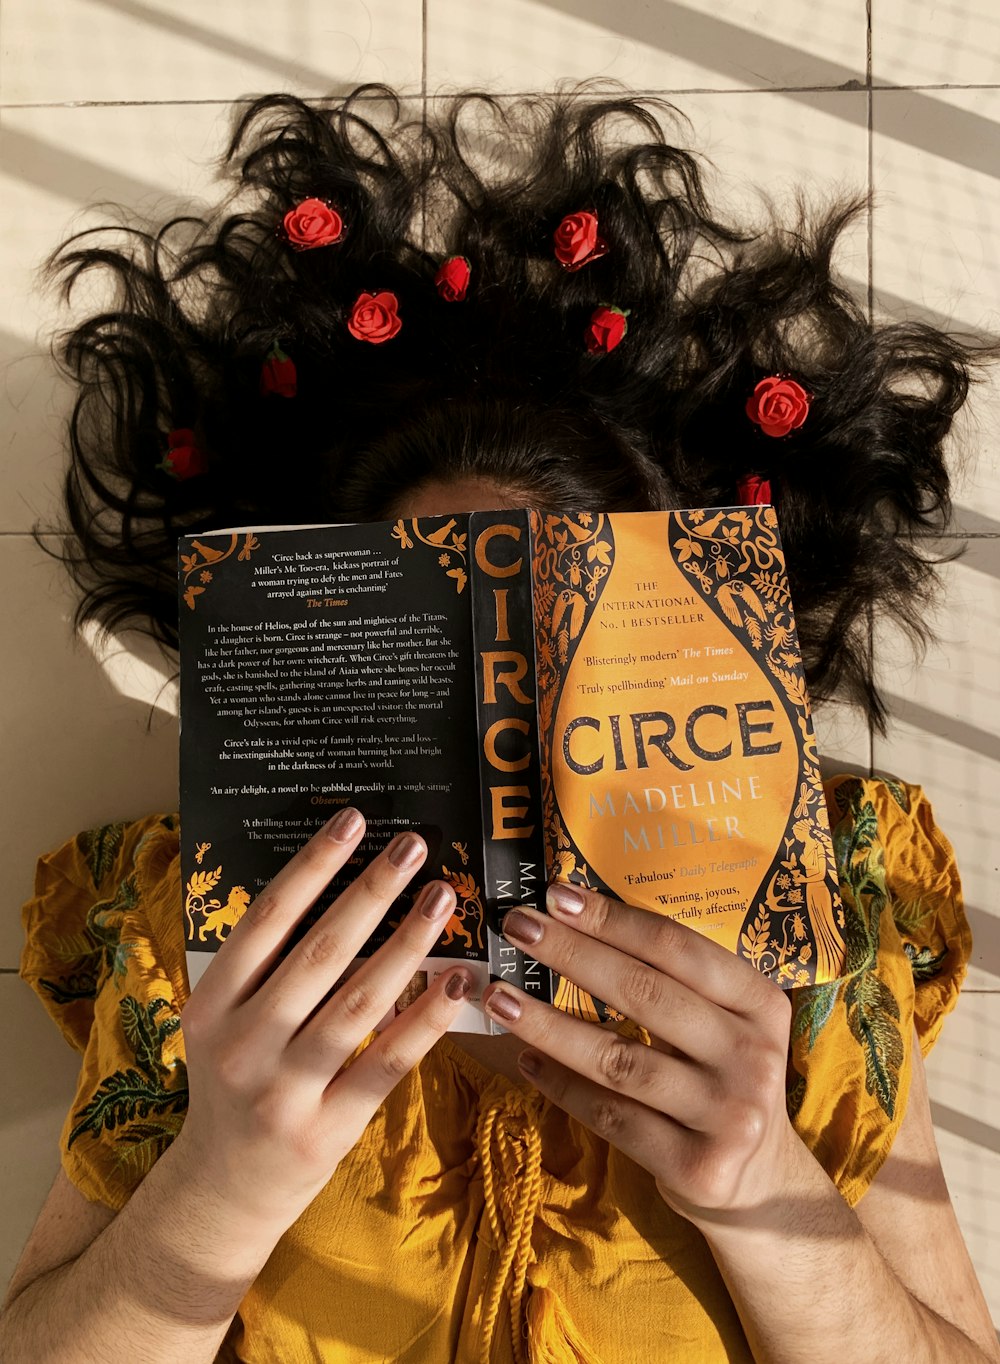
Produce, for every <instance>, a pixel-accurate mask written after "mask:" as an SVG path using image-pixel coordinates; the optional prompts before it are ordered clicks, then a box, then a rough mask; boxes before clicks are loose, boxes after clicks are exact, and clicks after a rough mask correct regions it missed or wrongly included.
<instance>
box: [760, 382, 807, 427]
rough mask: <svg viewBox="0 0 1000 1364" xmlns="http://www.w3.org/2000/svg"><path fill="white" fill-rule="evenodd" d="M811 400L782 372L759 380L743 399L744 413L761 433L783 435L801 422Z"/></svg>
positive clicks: (799, 386) (801, 388)
mask: <svg viewBox="0 0 1000 1364" xmlns="http://www.w3.org/2000/svg"><path fill="white" fill-rule="evenodd" d="M811 401H812V398H811V395H810V394H808V393H807V392H806V391H805V389H804V388H803V387H802V385H801V384H797V383H796V382H795V380H794V379H789V378H788V377H787V376H786V375H783V374H772V375H771V376H770V378H767V379H761V381H760V383H759V384H758V385H757V387H756V388H755V389H754V391H753V393H751V395H750V397H749V398H748V399H747V402H746V414H747V416H748V417H749V418H750V420H751V421H752V422H753V423H754V424H755V425H757V426H759V427H760V429H761V430H762V431H763V432H764V435H765V436H787V435H788V433H789V432H790V431H795V430H796V429H797V428H798V427H800V426H801V425H802V423H803V422H804V421H805V419H806V417H808V415H809V404H810V402H811Z"/></svg>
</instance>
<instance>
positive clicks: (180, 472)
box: [156, 426, 208, 479]
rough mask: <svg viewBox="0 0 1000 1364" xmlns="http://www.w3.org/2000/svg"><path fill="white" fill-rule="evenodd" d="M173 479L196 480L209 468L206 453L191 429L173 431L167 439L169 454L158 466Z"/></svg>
mask: <svg viewBox="0 0 1000 1364" xmlns="http://www.w3.org/2000/svg"><path fill="white" fill-rule="evenodd" d="M156 467H157V468H158V469H162V470H163V472H164V473H165V474H169V475H170V477H171V478H177V479H184V478H194V477H195V476H196V475H197V474H203V473H204V472H205V470H206V469H207V468H208V461H207V460H206V458H205V452H204V450H202V449H201V447H200V446H199V445H198V442H197V440H196V439H195V434H194V432H193V431H192V430H191V429H190V428H189V427H186V426H184V427H180V428H178V430H176V431H171V432H170V435H169V436H168V437H167V453H166V454H165V455H164V456H163V459H162V460H161V461H160V463H159V464H158V465H157V466H156Z"/></svg>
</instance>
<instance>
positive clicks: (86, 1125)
mask: <svg viewBox="0 0 1000 1364" xmlns="http://www.w3.org/2000/svg"><path fill="white" fill-rule="evenodd" d="M118 1009H119V1012H120V1014H121V1020H122V1029H123V1031H124V1033H125V1037H126V1040H127V1041H128V1043H129V1045H130V1046H131V1047H132V1050H133V1051H134V1053H135V1059H136V1066H137V1067H138V1069H137V1068H136V1066H128V1067H125V1068H121V1069H119V1070H116V1071H115V1072H114V1074H113V1075H108V1076H106V1077H105V1078H104V1079H103V1080H102V1081H101V1083H100V1084H99V1085H98V1087H97V1089H96V1090H95V1092H94V1095H93V1097H92V1098H91V1099H90V1101H89V1102H88V1103H86V1104H85V1105H84V1106H83V1108H81V1109H80V1110H79V1111H78V1112H77V1113H76V1114H75V1115H74V1116H75V1117H76V1118H77V1123H76V1125H75V1127H74V1128H73V1130H72V1131H71V1132H70V1135H69V1139H68V1141H67V1143H66V1144H67V1147H69V1146H72V1145H73V1143H74V1142H75V1141H76V1140H77V1138H78V1137H81V1136H83V1134H84V1133H85V1132H89V1133H90V1134H91V1136H94V1137H97V1136H99V1135H100V1133H101V1131H102V1129H103V1130H105V1131H108V1132H112V1131H114V1130H115V1129H116V1128H119V1127H125V1125H126V1124H135V1123H136V1122H137V1121H139V1120H142V1121H143V1122H146V1120H147V1119H149V1118H150V1116H151V1115H153V1116H158V1117H159V1118H160V1122H158V1123H157V1122H153V1123H151V1124H149V1123H147V1125H146V1126H145V1127H144V1128H142V1129H140V1130H139V1133H138V1138H136V1135H135V1133H136V1129H135V1128H134V1127H129V1128H127V1129H126V1130H125V1131H124V1132H121V1133H117V1134H116V1137H115V1141H116V1143H117V1142H126V1143H133V1142H135V1141H136V1140H137V1139H138V1141H140V1142H143V1141H149V1140H154V1144H155V1142H160V1141H162V1142H164V1143H166V1142H169V1141H171V1140H172V1139H173V1136H174V1135H175V1134H176V1128H177V1124H176V1122H175V1121H174V1116H175V1115H177V1114H178V1113H180V1114H183V1113H184V1112H185V1111H186V1110H187V1102H188V1090H187V1085H186V1083H181V1084H178V1085H177V1086H176V1087H175V1088H173V1089H167V1088H166V1087H165V1085H164V1083H163V1077H164V1076H166V1075H170V1074H171V1073H172V1074H175V1075H178V1076H181V1077H182V1078H183V1079H184V1080H186V1078H187V1069H186V1067H185V1066H184V1064H183V1062H181V1061H178V1062H176V1063H175V1064H174V1065H173V1066H172V1067H168V1066H167V1065H165V1064H164V1061H163V1044H164V1042H165V1041H166V1040H167V1038H168V1037H171V1036H172V1035H173V1034H174V1033H175V1032H176V1031H177V1029H178V1028H179V1027H180V1025H181V1020H180V1017H179V1015H178V1014H176V1013H174V1012H173V1009H172V1006H171V1005H170V1002H169V1001H168V1000H166V999H151V1000H150V1001H149V1003H148V1004H145V1005H144V1004H142V1003H141V1002H140V1001H139V1000H138V999H136V998H135V997H134V996H133V995H126V996H125V997H124V998H123V999H120V1000H119V1001H118ZM164 1009H167V1010H168V1011H169V1013H168V1016H167V1017H166V1018H162V1019H161V1018H158V1017H157V1016H158V1015H159V1014H160V1013H161V1012H162V1011H163V1010H164ZM168 1119H169V1121H168ZM144 1158H145V1157H142V1159H144Z"/></svg>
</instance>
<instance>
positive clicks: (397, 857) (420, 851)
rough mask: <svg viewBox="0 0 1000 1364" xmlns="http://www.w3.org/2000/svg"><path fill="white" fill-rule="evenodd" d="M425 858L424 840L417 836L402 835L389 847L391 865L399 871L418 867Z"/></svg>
mask: <svg viewBox="0 0 1000 1364" xmlns="http://www.w3.org/2000/svg"><path fill="white" fill-rule="evenodd" d="M423 858H424V845H423V840H422V839H419V838H418V837H417V836H416V834H400V836H399V837H398V838H397V839H394V840H393V842H392V843H391V844H390V845H389V863H390V865H391V866H393V867H395V868H396V869H397V871H405V870H406V869H407V868H408V867H416V866H417V865H418V864H419V863H420V862H422V861H423Z"/></svg>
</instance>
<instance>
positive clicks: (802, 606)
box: [36, 82, 987, 725]
mask: <svg viewBox="0 0 1000 1364" xmlns="http://www.w3.org/2000/svg"><path fill="white" fill-rule="evenodd" d="M438 103H440V104H441V106H442V107H441V109H440V110H439V111H438V112H437V113H435V114H433V115H432V116H429V117H428V118H427V119H426V121H424V120H420V119H407V118H405V117H404V114H403V109H404V106H403V102H402V100H401V99H400V97H399V96H397V95H396V93H395V92H394V91H392V90H391V89H389V88H388V87H386V86H382V85H373V84H368V85H362V86H359V87H357V88H356V89H355V90H354V91H352V92H351V93H350V94H349V95H347V96H346V97H343V98H338V99H331V100H323V101H312V102H306V101H303V100H301V99H297V98H295V97H293V96H291V95H287V94H274V95H269V96H266V97H263V98H259V99H256V100H254V101H253V102H252V103H250V104H249V105H248V106H243V107H239V106H238V107H237V110H236V114H235V120H236V121H235V127H234V131H233V134H232V138H231V141H230V144H229V146H228V148H227V150H226V152H225V153H224V156H223V158H222V160H221V164H220V168H221V169H222V170H223V172H226V173H228V175H229V176H230V178H231V179H232V180H233V182H234V189H233V192H232V193H231V194H230V195H229V196H228V198H227V199H226V200H225V202H224V203H222V204H221V205H220V207H219V208H218V209H217V211H216V212H215V213H214V214H213V215H212V216H211V217H209V218H199V217H190V216H184V217H178V218H174V219H172V220H171V221H169V222H167V223H166V224H164V225H162V226H160V227H159V228H152V229H149V230H147V229H145V228H141V227H138V226H135V225H129V224H126V225H124V226H120V227H115V228H110V227H105V228H95V229H91V230H90V231H88V232H82V233H78V234H76V235H75V236H73V237H71V238H70V239H69V240H68V241H67V242H65V243H64V244H63V245H62V246H61V247H60V248H59V249H58V250H57V251H56V252H55V253H54V254H53V256H52V257H51V258H50V260H49V261H48V262H47V264H46V270H47V272H48V276H49V277H50V278H51V279H53V280H55V281H56V282H57V283H58V284H59V285H60V286H61V288H62V292H63V296H64V298H65V300H66V301H69V299H70V296H71V293H72V290H73V286H74V285H75V283H76V282H77V280H78V279H79V278H80V277H81V276H82V275H84V274H87V273H89V272H91V271H94V270H98V271H105V272H109V273H110V276H111V278H112V280H113V283H114V286H115V292H114V298H113V300H112V302H111V305H110V306H109V307H108V308H107V310H106V311H102V312H100V313H97V314H96V315H94V316H91V317H89V318H88V319H87V320H86V321H83V322H82V323H80V324H79V325H78V326H76V327H75V328H73V329H72V330H69V331H67V332H66V333H64V334H63V335H61V336H60V337H59V338H58V340H57V343H56V356H57V359H58V361H59V362H61V364H62V365H63V367H64V369H65V370H66V371H68V373H69V374H70V375H71V376H72V378H73V380H74V381H75V383H76V385H77V388H78V392H77V397H76V402H75V406H74V409H73V412H72V416H71V418H70V420H69V437H70V440H69V444H70V450H71V464H70V468H69V471H68V474H67V477H66V483H65V507H66V511H67V514H68V522H69V525H68V530H69V532H70V533H69V535H68V536H67V539H66V546H65V548H64V550H63V551H62V552H61V554H60V557H61V558H62V559H63V560H64V562H65V563H66V566H67V568H68V569H69V571H70V573H71V574H72V576H73V578H74V581H75V583H76V584H77V587H78V588H79V589H80V590H81V593H82V595H81V598H80V600H79V604H78V607H77V610H76V616H75V621H74V623H75V625H76V627H77V628H79V627H80V626H82V625H83V624H84V623H85V622H87V621H91V620H92V621H96V622H98V623H99V624H100V625H101V626H102V627H103V628H104V629H105V631H107V632H112V631H114V630H116V629H118V628H119V627H122V626H125V625H131V626H138V627H139V628H141V629H143V630H145V631H146V632H147V633H149V634H151V635H152V636H153V637H154V638H156V639H157V640H159V641H160V642H161V644H163V645H165V646H167V647H168V648H170V649H174V648H176V644H177V589H176V542H177V537H178V535H179V534H181V533H192V532H201V531H205V530H208V529H211V528H218V527H224V526H230V525H243V524H276V523H285V524H303V523H310V522H327V521H330V522H333V521H361V520H369V519H381V518H386V517H389V516H390V515H395V514H397V512H401V511H403V510H405V506H406V498H407V494H412V492H413V491H414V490H416V489H417V488H419V487H420V486H421V485H424V484H427V483H428V482H430V481H435V482H437V481H444V482H448V481H451V480H454V479H457V478H470V477H474V478H475V477H478V478H481V479H484V480H490V481H491V482H493V483H495V484H497V485H499V486H500V487H501V488H503V489H504V490H505V491H506V492H507V493H508V494H509V495H512V496H516V497H518V498H522V499H523V500H524V501H525V502H526V503H534V504H536V505H543V506H550V507H562V508H566V509H569V508H583V507H593V508H600V509H602V510H612V511H613V510H632V509H642V508H650V507H699V506H713V505H725V504H728V503H732V502H733V501H734V500H735V498H736V487H737V481H738V480H739V479H740V478H741V477H742V476H744V475H746V474H748V473H750V472H758V473H762V474H764V475H765V476H767V477H768V478H769V479H770V482H771V487H772V489H773V493H774V500H775V502H776V505H777V507H778V511H779V517H780V524H781V530H782V537H783V540H784V545H785V550H786V555H787V562H788V571H789V577H790V582H791V588H792V594H793V600H794V602H795V607H796V619H797V624H798V630H799V636H800V641H801V645H802V649H803V654H804V659H805V667H806V675H807V679H808V683H809V687H810V691H811V694H812V697H813V699H814V700H815V701H820V700H823V699H825V698H829V697H832V696H838V697H840V698H842V699H847V700H850V701H853V702H856V703H859V704H861V705H862V706H863V707H864V708H865V710H866V711H867V713H868V715H869V716H870V717H871V718H872V720H873V721H874V722H875V724H876V725H881V724H882V723H883V720H884V710H883V704H882V701H881V698H880V696H879V693H878V690H877V687H876V685H875V681H874V677H873V660H872V646H871V622H872V619H873V613H874V611H875V610H876V609H879V610H883V611H887V612H889V613H890V614H891V615H892V616H893V617H894V618H895V619H896V620H897V621H898V622H899V623H901V624H902V625H903V626H905V627H906V628H907V629H908V630H909V631H910V633H911V635H912V636H913V637H914V639H915V640H916V641H918V642H921V641H922V639H923V637H925V636H926V626H925V624H924V621H925V608H926V604H927V601H928V599H929V597H930V595H931V594H932V592H933V589H934V586H935V583H936V566H937V563H938V562H939V560H936V559H935V558H934V557H933V555H932V554H931V553H930V552H929V551H928V550H927V548H926V546H927V545H928V543H929V542H928V541H927V540H926V538H923V539H922V536H925V534H926V533H927V532H935V531H940V530H942V529H943V528H944V527H945V525H946V523H947V520H948V516H949V511H950V502H949V475H948V471H947V468H946V464H945V461H944V457H943V452H942V445H943V442H944V440H945V437H946V436H947V434H948V431H949V428H950V426H951V423H952V419H953V417H954V415H955V413H956V412H957V410H958V409H959V408H960V407H961V405H962V403H963V402H964V401H965V399H966V396H967V392H968V387H969V383H970V378H971V374H972V371H973V369H974V367H975V366H976V365H977V364H979V363H980V362H981V361H983V359H984V357H985V355H986V354H987V352H986V350H985V349H980V348H976V347H974V346H971V345H968V344H964V343H962V342H960V341H959V340H958V339H957V338H955V337H951V336H949V335H947V334H945V333H943V332H941V331H939V330H936V329H934V328H932V327H930V326H927V325H924V324H921V323H916V322H912V323H905V324H897V325H885V326H877V325H872V323H871V322H870V321H869V319H868V317H867V315H866V312H865V310H864V309H863V308H861V307H860V306H859V305H858V303H857V302H856V301H855V300H854V299H853V298H852V297H851V295H850V294H849V293H848V292H847V291H846V289H845V288H844V287H843V286H842V285H840V284H838V283H837V282H836V280H835V278H834V277H833V275H832V274H831V258H832V256H833V253H834V248H835V246H836V245H837V242H838V239H839V237H840V234H841V233H842V231H843V229H844V228H845V227H846V226H847V225H848V224H849V223H850V222H851V221H852V220H853V219H854V218H855V217H856V216H857V215H858V214H859V213H861V212H863V211H864V209H865V207H866V204H865V201H864V200H863V199H857V198H855V199H850V200H848V201H841V202H838V203H835V204H833V205H832V206H829V205H828V206H825V207H824V208H823V209H822V210H818V211H816V212H810V211H809V210H808V209H807V207H806V206H805V205H804V203H803V202H802V201H801V200H799V201H797V203H796V207H795V212H794V214H792V215H791V218H792V221H790V222H789V224H788V225H785V226H782V224H781V220H780V215H779V214H778V212H777V210H775V209H774V208H773V207H772V208H771V211H770V222H769V223H768V224H767V226H766V227H765V228H764V229H763V230H761V231H754V232H749V231H747V230H745V229H744V228H742V227H740V226H738V225H734V224H732V223H727V222H724V221H722V220H721V219H720V218H719V217H717V216H716V214H715V213H714V211H713V210H712V208H711V206H710V204H709V202H708V200H707V197H706V193H705V191H704V188H703V173H702V171H701V169H700V167H699V163H698V161H697V160H696V158H695V157H694V156H693V155H691V154H690V153H689V152H686V151H684V150H681V149H679V148H678V147H676V146H672V145H670V144H669V143H668V142H667V140H666V138H665V135H664V127H665V126H669V123H670V121H671V120H674V121H675V126H676V125H677V123H679V122H680V116H679V115H678V114H677V111H676V110H674V109H673V108H672V106H670V105H669V104H667V103H666V102H665V101H663V100H659V99H653V98H646V97H643V98H637V97H631V96H629V94H628V92H623V93H622V95H621V96H620V97H609V96H608V94H607V91H606V90H605V91H604V92H601V93H600V94H598V93H597V92H595V90H594V88H593V86H592V85H591V83H590V82H584V83H583V84H581V85H578V86H575V87H573V88H572V89H567V88H565V87H560V89H559V91H558V92H557V93H554V94H550V95H543V96H531V97H527V98H520V99H516V100H514V99H512V100H501V99H498V98H496V97H494V96H491V95H488V94H485V93H482V92H471V93H465V94H459V95H455V96H453V97H450V98H449V99H448V100H441V101H438ZM470 107H471V108H472V109H473V111H474V112H475V114H476V115H477V119H478V120H479V128H480V133H479V136H482V132H481V128H482V119H483V116H485V115H487V114H488V115H489V116H491V117H492V118H494V119H495V120H497V126H498V129H499V132H500V137H499V138H498V139H497V140H496V141H495V143H494V147H493V152H494V154H493V155H492V156H487V157H485V158H483V157H478V158H477V157H476V156H474V155H471V154H470V152H469V150H468V145H467V143H468V138H467V133H466V129H465V128H464V127H463V116H464V115H465V113H466V110H467V109H469V108H470ZM363 115H366V116H363ZM376 115H378V123H376V122H375V121H374V120H375V117H376ZM626 128H627V131H628V134H629V135H628V136H627V137H623V130H624V129H626ZM463 144H466V145H463ZM498 148H499V149H500V151H501V152H508V151H509V150H510V149H511V148H515V149H517V150H518V152H519V153H520V155H521V158H522V164H521V165H520V166H518V167H512V166H511V165H510V164H509V163H507V161H506V160H505V156H504V155H502V154H501V155H497V154H496V151H497V149H498ZM476 162H482V163H483V164H480V165H478V168H477V166H476V165H475V164H474V163H476ZM310 197H319V198H321V199H326V200H328V201H329V202H331V203H332V204H334V205H335V206H336V208H337V209H338V211H339V212H340V214H341V215H342V217H343V219H344V222H345V224H346V233H345V236H344V238H343V240H342V241H341V242H340V243H338V244H337V245H336V246H335V247H330V248H325V249H314V250H303V251H296V250H292V249H290V246H289V243H288V242H287V241H286V240H285V238H284V235H283V233H282V232H281V231H280V225H281V223H282V220H283V216H284V214H285V213H286V212H287V211H288V209H289V208H290V207H291V206H293V205H295V204H296V203H298V202H300V201H302V200H304V199H306V198H310ZM583 208H587V209H591V210H593V211H594V212H595V213H596V214H597V217H598V221H599V224H600V232H601V236H602V237H603V238H604V239H605V240H606V241H607V243H608V245H609V248H610V249H609V250H608V252H607V254H606V255H604V256H603V257H601V258H600V259H597V260H594V261H593V262H591V263H590V264H588V265H587V266H586V267H585V268H583V269H581V270H578V271H575V272H568V271H566V270H564V269H563V268H562V267H561V266H560V265H559V263H558V262H557V261H556V260H555V258H554V254H553V231H554V229H555V228H556V227H557V225H558V224H559V222H560V221H561V219H562V218H563V216H564V215H565V214H567V213H570V212H576V211H578V210H580V209H583ZM94 233H97V234H100V235H99V240H97V241H96V242H95V240H94V237H93V234H94ZM115 233H118V234H120V235H119V236H118V237H117V238H116V237H115V236H114V234H115ZM109 234H110V235H109ZM452 253H455V254H461V255H464V256H465V257H467V258H468V260H469V261H470V262H471V269H472V274H471V285H470V289H469V293H468V297H467V298H466V299H465V301H464V302H461V303H454V302H447V301H445V300H444V299H443V298H442V297H441V296H440V294H439V292H438V290H437V288H436V287H435V283H434V279H435V274H436V272H437V270H438V268H439V265H440V263H441V259H442V257H443V256H444V255H447V254H452ZM381 289H389V290H392V291H393V292H394V293H395V294H396V295H397V296H398V298H399V300H400V316H401V317H402V319H403V326H402V330H401V331H400V333H399V335H398V336H396V337H395V338H394V339H393V340H392V341H391V342H388V343H385V344H381V345H370V344H361V343H359V342H358V341H357V340H355V339H354V338H353V337H352V336H351V335H350V333H349V332H348V329H347V326H346V321H347V318H348V316H349V315H350V310H351V307H352V304H353V302H354V300H355V299H356V298H357V297H358V295H359V294H360V293H361V292H362V291H368V292H373V291H376V290H381ZM602 303H613V304H614V305H616V306H617V307H619V308H622V309H628V310H629V317H628V332H627V336H626V338H625V339H624V341H623V342H622V344H620V345H619V346H618V347H617V348H616V349H614V350H613V351H611V352H610V353H607V354H592V353H590V352H589V351H588V350H587V349H586V347H585V345H584V343H583V337H584V332H585V329H586V326H587V323H588V321H589V318H590V316H591V313H592V312H593V310H594V309H595V307H597V306H598V305H599V304H602ZM276 342H277V343H279V344H280V345H281V346H282V347H283V348H284V349H286V350H287V352H288V353H289V354H290V355H291V356H292V358H293V359H294V362H295V365H296V367H297V371H298V392H297V396H296V397H295V399H294V400H292V401H288V400H285V399H282V398H276V397H274V396H262V394H261V388H260V373H261V365H262V361H263V359H264V357H265V356H266V355H267V354H268V352H269V350H270V349H271V347H272V346H273V345H274V344H275V343H276ZM771 374H791V375H794V376H795V377H796V379H797V380H798V381H799V382H800V383H801V384H802V385H803V386H804V387H805V388H806V389H807V390H808V391H809V392H810V393H811V394H812V395H813V400H812V406H811V410H810V412H809V416H808V420H807V422H806V423H805V425H804V426H803V427H801V428H800V429H799V430H797V431H796V432H794V433H792V434H791V435H789V436H787V437H785V438H783V439H771V438H768V437H767V436H765V435H763V434H762V433H761V431H760V430H759V428H757V427H756V426H754V425H753V424H752V423H751V422H750V421H749V420H748V418H747V416H746V413H745V410H744V407H745V402H746V399H747V396H748V394H750V393H751V392H752V390H753V388H754V386H755V384H756V383H757V382H758V381H759V380H760V379H761V378H762V377H764V376H766V375H771ZM185 427H190V428H193V429H194V430H195V431H196V433H197V440H198V444H199V445H200V446H201V448H202V449H203V450H204V451H205V452H206V455H207V462H208V467H207V472H205V473H203V474H202V475H200V476H198V477H194V478H189V479H184V480H177V479H176V478H173V477H171V476H170V475H169V473H167V472H165V471H164V469H163V468H162V463H163V457H164V452H165V448H166V438H167V433H168V432H170V431H171V430H173V429H176V428H185ZM36 534H37V532H36Z"/></svg>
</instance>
